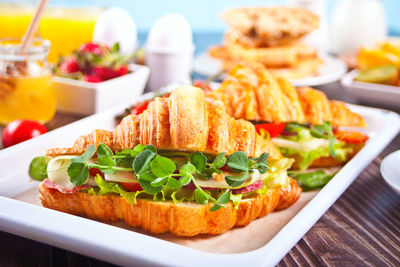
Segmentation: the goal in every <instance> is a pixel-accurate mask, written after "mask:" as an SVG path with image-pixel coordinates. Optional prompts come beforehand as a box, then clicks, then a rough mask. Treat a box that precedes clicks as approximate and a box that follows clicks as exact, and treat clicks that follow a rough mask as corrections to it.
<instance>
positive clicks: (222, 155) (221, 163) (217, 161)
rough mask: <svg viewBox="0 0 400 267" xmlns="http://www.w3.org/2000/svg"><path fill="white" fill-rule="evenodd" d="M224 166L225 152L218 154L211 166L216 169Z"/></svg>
mask: <svg viewBox="0 0 400 267" xmlns="http://www.w3.org/2000/svg"><path fill="white" fill-rule="evenodd" d="M225 164H226V157H225V152H222V153H219V154H218V155H217V156H216V157H215V159H214V162H213V166H214V167H215V168H217V169H219V168H222V167H224V166H225Z"/></svg>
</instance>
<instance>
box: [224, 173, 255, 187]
mask: <svg viewBox="0 0 400 267" xmlns="http://www.w3.org/2000/svg"><path fill="white" fill-rule="evenodd" d="M249 176H250V174H249V173H248V172H243V173H241V174H238V175H235V176H229V175H227V176H225V181H226V183H227V184H228V185H230V186H232V187H237V186H239V185H241V184H243V182H244V181H246V180H247V179H249Z"/></svg>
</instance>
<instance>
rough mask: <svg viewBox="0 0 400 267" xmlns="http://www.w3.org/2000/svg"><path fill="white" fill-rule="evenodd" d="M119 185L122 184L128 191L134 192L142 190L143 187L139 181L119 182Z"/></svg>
mask: <svg viewBox="0 0 400 267" xmlns="http://www.w3.org/2000/svg"><path fill="white" fill-rule="evenodd" d="M119 184H120V185H122V187H123V188H124V189H125V190H126V191H129V192H136V191H140V190H143V188H142V187H141V186H140V184H139V183H122V182H120V183H119Z"/></svg>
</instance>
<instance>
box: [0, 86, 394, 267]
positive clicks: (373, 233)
mask: <svg viewBox="0 0 400 267" xmlns="http://www.w3.org/2000/svg"><path fill="white" fill-rule="evenodd" d="M321 89H322V90H324V91H326V93H327V94H328V96H329V97H330V98H335V99H342V100H347V101H349V102H354V99H351V98H350V97H349V96H346V94H345V93H344V92H343V91H342V90H341V88H340V86H339V85H338V84H333V85H331V86H330V87H326V88H321ZM396 111H397V112H399V110H396ZM80 118H81V117H79V116H71V115H67V114H57V115H56V117H55V118H54V119H53V121H51V122H50V123H49V125H48V126H49V128H50V129H54V128H57V127H59V126H62V125H65V124H67V123H70V122H72V121H75V120H77V119H80ZM398 149H400V134H399V135H397V137H396V138H395V139H394V140H393V141H392V142H391V143H390V145H389V146H388V147H386V148H385V149H384V151H383V152H382V153H381V154H380V155H379V156H378V157H376V158H375V159H374V161H373V162H372V163H371V164H370V165H369V166H368V167H367V168H366V169H365V170H364V171H363V172H362V173H361V174H360V175H359V177H358V178H357V179H356V180H355V182H354V183H353V184H352V185H351V186H350V187H349V188H348V189H347V190H346V191H345V193H344V194H343V195H342V196H341V197H340V198H339V199H338V200H337V201H336V203H335V204H334V205H333V206H332V207H331V208H330V209H329V210H328V211H327V212H326V213H325V215H323V216H322V217H321V219H320V220H319V221H318V222H317V223H316V224H315V225H314V226H313V227H312V228H311V229H310V231H309V232H308V233H307V234H306V235H305V236H304V237H303V238H302V239H301V240H300V241H299V242H298V243H297V245H296V246H295V247H293V249H292V250H291V251H290V252H289V253H288V254H287V255H286V256H285V257H284V258H283V259H282V261H281V262H280V263H279V264H278V265H279V266H298V265H300V266H325V265H327V266H400V196H398V195H396V194H395V192H394V191H393V190H392V189H391V188H390V187H389V186H388V185H387V184H386V183H385V182H384V180H383V179H382V177H381V174H380V171H379V167H380V163H381V161H382V159H383V158H384V157H385V156H386V155H388V154H389V153H391V152H393V151H395V150H398ZM31 265H37V266H109V264H108V263H106V262H102V261H99V260H96V259H93V258H89V257H86V256H84V255H79V254H76V253H73V252H69V251H66V250H63V249H59V248H56V247H53V246H49V245H45V244H42V243H39V242H36V241H32V240H29V239H25V238H22V237H18V236H15V235H12V234H8V233H5V232H0V266H31Z"/></svg>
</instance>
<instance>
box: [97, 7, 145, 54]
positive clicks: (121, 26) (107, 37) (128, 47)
mask: <svg viewBox="0 0 400 267" xmlns="http://www.w3.org/2000/svg"><path fill="white" fill-rule="evenodd" d="M93 42H95V43H99V44H102V45H106V46H109V47H111V46H113V45H114V44H115V43H119V47H120V52H121V53H122V54H126V55H127V54H133V53H134V52H135V50H136V47H137V28H136V24H135V22H134V20H133V19H132V17H131V15H129V13H128V12H127V11H125V10H124V9H122V8H119V7H112V8H109V9H107V10H106V11H105V12H103V13H102V14H101V15H100V16H99V18H98V19H97V21H96V24H95V27H94V33H93Z"/></svg>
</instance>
